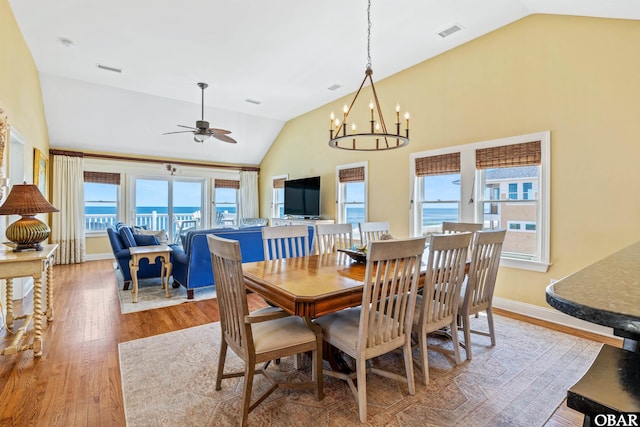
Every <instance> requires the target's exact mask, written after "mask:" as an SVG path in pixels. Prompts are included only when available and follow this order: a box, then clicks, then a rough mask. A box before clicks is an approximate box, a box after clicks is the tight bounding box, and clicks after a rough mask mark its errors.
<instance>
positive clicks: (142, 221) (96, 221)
mask: <svg viewBox="0 0 640 427" xmlns="http://www.w3.org/2000/svg"><path fill="white" fill-rule="evenodd" d="M194 219H199V218H196V217H195V215H194V214H193V213H186V214H175V215H174V221H173V223H174V227H176V229H177V228H178V227H179V224H180V222H181V221H192V220H194ZM115 224H116V215H115V214H85V216H84V228H85V230H106V229H107V228H109V227H113V226H115ZM135 225H137V226H140V227H144V226H146V227H147V228H148V229H149V230H168V229H169V228H168V227H169V215H168V214H163V213H158V212H156V211H153V212H151V213H149V214H137V215H136V223H135Z"/></svg>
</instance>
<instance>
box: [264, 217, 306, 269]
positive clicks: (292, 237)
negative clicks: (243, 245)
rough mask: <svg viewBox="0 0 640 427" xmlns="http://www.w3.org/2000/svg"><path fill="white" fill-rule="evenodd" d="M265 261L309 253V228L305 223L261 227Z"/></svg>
mask: <svg viewBox="0 0 640 427" xmlns="http://www.w3.org/2000/svg"><path fill="white" fill-rule="evenodd" d="M262 243H263V246H264V259H265V260H266V261H269V260H275V259H282V258H297V257H303V256H308V255H309V229H308V228H307V226H306V225H282V226H278V227H264V228H263V229H262Z"/></svg>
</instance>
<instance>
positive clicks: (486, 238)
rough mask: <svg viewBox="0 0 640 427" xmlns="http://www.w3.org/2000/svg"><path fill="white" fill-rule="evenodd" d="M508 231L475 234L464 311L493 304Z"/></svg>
mask: <svg viewBox="0 0 640 427" xmlns="http://www.w3.org/2000/svg"><path fill="white" fill-rule="evenodd" d="M506 233H507V231H506V230H498V231H480V232H477V233H476V234H475V236H474V243H473V251H472V252H471V267H470V268H469V274H468V281H467V289H466V292H465V295H464V301H463V307H464V310H463V311H466V312H468V313H474V312H479V311H482V310H485V309H486V308H487V307H488V306H489V305H490V304H491V300H492V299H493V291H494V288H495V285H496V276H497V274H498V267H499V265H500V255H501V253H502V243H503V242H504V238H505V236H506ZM463 314H465V313H463Z"/></svg>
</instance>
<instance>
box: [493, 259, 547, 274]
mask: <svg viewBox="0 0 640 427" xmlns="http://www.w3.org/2000/svg"><path fill="white" fill-rule="evenodd" d="M550 266H551V264H550V263H546V262H540V261H528V260H522V259H513V258H500V267H510V268H519V269H520V270H529V271H537V272H538V273H546V272H547V270H549V267H550Z"/></svg>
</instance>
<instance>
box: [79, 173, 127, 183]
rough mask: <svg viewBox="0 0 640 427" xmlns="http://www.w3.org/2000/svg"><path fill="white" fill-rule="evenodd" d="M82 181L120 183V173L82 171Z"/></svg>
mask: <svg viewBox="0 0 640 427" xmlns="http://www.w3.org/2000/svg"><path fill="white" fill-rule="evenodd" d="M84 182H94V183H97V184H115V185H120V174H119V173H111V172H90V171H84Z"/></svg>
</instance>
